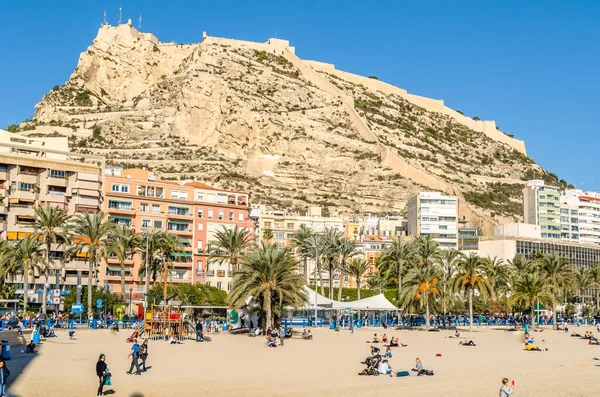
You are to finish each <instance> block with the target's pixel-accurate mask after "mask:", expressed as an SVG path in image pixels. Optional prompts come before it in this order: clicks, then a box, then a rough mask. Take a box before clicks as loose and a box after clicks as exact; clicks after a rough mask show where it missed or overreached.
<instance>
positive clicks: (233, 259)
mask: <svg viewBox="0 0 600 397" xmlns="http://www.w3.org/2000/svg"><path fill="white" fill-rule="evenodd" d="M215 238H216V240H214V241H211V242H210V243H209V244H210V249H209V251H208V253H209V254H210V256H209V258H208V263H215V262H217V263H221V264H223V263H229V264H231V270H232V271H234V272H237V271H238V270H239V269H238V262H239V260H240V256H241V255H242V254H243V253H244V251H246V250H247V249H249V248H250V247H251V246H252V245H253V244H254V240H253V238H252V235H251V234H250V233H249V232H248V230H247V229H246V228H240V227H239V226H238V225H235V227H234V228H233V229H228V228H226V227H225V226H223V227H222V228H221V230H219V231H217V232H216V233H215Z"/></svg>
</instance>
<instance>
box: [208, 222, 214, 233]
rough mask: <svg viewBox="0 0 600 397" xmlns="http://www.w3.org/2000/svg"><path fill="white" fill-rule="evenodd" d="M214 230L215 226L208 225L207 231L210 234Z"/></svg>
mask: <svg viewBox="0 0 600 397" xmlns="http://www.w3.org/2000/svg"><path fill="white" fill-rule="evenodd" d="M214 228H215V225H213V224H212V223H209V224H208V231H209V232H212V231H213V230H214Z"/></svg>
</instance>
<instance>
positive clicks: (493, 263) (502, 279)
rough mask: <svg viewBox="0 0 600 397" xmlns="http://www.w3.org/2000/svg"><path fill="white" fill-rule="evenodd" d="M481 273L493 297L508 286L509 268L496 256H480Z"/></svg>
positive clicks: (507, 288)
mask: <svg viewBox="0 0 600 397" xmlns="http://www.w3.org/2000/svg"><path fill="white" fill-rule="evenodd" d="M481 260H482V265H483V275H484V277H485V279H486V280H487V282H488V285H489V287H490V292H491V294H492V297H493V298H496V296H497V293H499V292H506V291H508V290H509V288H510V268H509V267H508V266H507V264H506V262H504V260H502V259H498V257H497V256H495V257H493V258H491V257H489V256H488V257H486V258H482V259H481Z"/></svg>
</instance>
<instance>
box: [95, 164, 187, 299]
mask: <svg viewBox="0 0 600 397" xmlns="http://www.w3.org/2000/svg"><path fill="white" fill-rule="evenodd" d="M105 174H106V175H105V182H104V212H105V213H106V216H107V219H108V220H109V221H111V222H114V223H115V224H117V225H121V226H129V227H131V228H132V229H133V230H135V232H137V233H144V232H151V231H153V230H154V231H164V232H167V233H173V234H175V235H176V236H177V237H179V239H180V240H181V242H182V244H183V246H184V250H183V251H182V252H180V253H177V254H176V255H174V257H173V258H171V260H172V263H173V267H172V269H171V270H170V271H169V274H168V277H169V282H174V283H178V282H179V283H191V282H192V281H193V274H194V269H193V265H194V263H193V254H192V238H193V233H194V227H193V226H194V217H193V209H194V189H193V188H192V187H189V186H182V185H180V184H179V183H178V182H175V181H168V180H160V179H158V178H156V177H155V176H154V175H153V174H151V173H150V172H149V171H147V170H143V169H119V168H107V169H106V172H105ZM125 266H126V270H125V276H126V278H125V280H126V287H125V288H126V290H125V291H124V292H129V289H130V288H131V290H132V296H133V297H134V298H135V299H142V298H143V293H144V281H143V280H142V279H141V278H140V277H139V269H140V267H141V266H145V264H144V263H142V258H141V256H140V255H133V256H132V257H131V258H130V259H128V260H127V261H126V262H125ZM100 278H101V280H102V282H103V283H104V285H105V286H106V287H108V289H109V290H110V291H112V292H115V293H121V284H120V283H121V268H120V262H119V261H118V260H117V258H116V257H110V258H108V259H107V261H105V262H103V263H102V265H101V267H100ZM161 280H162V278H161Z"/></svg>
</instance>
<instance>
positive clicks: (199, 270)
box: [196, 261, 204, 276]
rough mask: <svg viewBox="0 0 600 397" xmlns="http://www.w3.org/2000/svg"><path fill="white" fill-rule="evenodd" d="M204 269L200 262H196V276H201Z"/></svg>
mask: <svg viewBox="0 0 600 397" xmlns="http://www.w3.org/2000/svg"><path fill="white" fill-rule="evenodd" d="M203 271H204V269H203V268H202V261H196V275H197V276H201V275H202V272H203Z"/></svg>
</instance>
